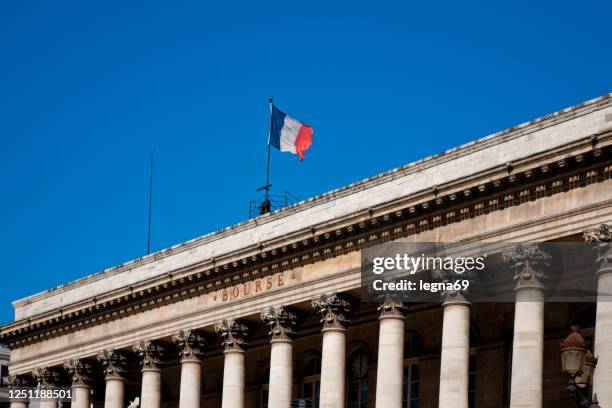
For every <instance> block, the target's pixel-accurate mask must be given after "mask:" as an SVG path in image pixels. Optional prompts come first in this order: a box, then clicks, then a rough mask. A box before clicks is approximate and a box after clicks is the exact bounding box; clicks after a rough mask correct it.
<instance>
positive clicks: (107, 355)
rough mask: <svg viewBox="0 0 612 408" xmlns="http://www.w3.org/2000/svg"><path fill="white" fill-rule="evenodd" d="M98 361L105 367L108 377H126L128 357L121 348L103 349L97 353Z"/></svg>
mask: <svg viewBox="0 0 612 408" xmlns="http://www.w3.org/2000/svg"><path fill="white" fill-rule="evenodd" d="M97 358H98V361H99V362H100V363H101V364H102V367H103V368H104V375H105V376H106V379H107V380H109V379H125V374H126V373H127V358H126V356H125V354H124V353H123V352H122V351H120V350H113V349H108V350H103V351H100V352H99V353H98V355H97Z"/></svg>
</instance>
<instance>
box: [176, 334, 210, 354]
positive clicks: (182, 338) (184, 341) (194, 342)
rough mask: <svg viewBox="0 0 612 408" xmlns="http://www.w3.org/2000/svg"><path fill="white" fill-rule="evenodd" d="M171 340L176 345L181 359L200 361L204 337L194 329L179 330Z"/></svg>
mask: <svg viewBox="0 0 612 408" xmlns="http://www.w3.org/2000/svg"><path fill="white" fill-rule="evenodd" d="M172 341H173V342H174V344H176V346H177V347H178V350H179V354H180V355H181V361H200V359H201V358H202V350H203V348H204V338H203V337H202V336H201V335H199V334H198V333H197V332H196V331H194V330H181V331H179V332H178V333H177V334H175V335H174V336H172Z"/></svg>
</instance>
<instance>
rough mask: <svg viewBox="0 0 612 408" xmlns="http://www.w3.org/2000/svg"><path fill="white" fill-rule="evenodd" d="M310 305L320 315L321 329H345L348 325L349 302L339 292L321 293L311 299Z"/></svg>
mask: <svg viewBox="0 0 612 408" xmlns="http://www.w3.org/2000/svg"><path fill="white" fill-rule="evenodd" d="M312 307H313V308H314V309H315V311H316V312H317V313H318V314H319V315H320V316H321V323H323V329H345V328H346V326H347V325H348V319H347V315H348V314H349V313H350V311H351V304H350V302H349V301H348V300H346V299H344V298H342V297H341V296H340V295H339V294H337V293H333V294H331V295H326V294H323V295H321V296H320V297H319V298H317V299H314V300H312Z"/></svg>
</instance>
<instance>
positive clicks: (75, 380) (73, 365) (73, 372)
mask: <svg viewBox="0 0 612 408" xmlns="http://www.w3.org/2000/svg"><path fill="white" fill-rule="evenodd" d="M64 369H65V370H66V371H68V373H69V374H70V376H71V377H72V385H89V384H90V383H91V371H92V370H91V366H90V365H89V364H88V363H87V362H86V361H84V360H82V359H80V358H73V359H70V360H67V361H65V362H64Z"/></svg>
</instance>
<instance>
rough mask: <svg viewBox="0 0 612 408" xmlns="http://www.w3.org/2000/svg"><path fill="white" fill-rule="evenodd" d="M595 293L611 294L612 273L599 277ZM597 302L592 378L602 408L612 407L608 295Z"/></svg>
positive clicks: (611, 312)
mask: <svg viewBox="0 0 612 408" xmlns="http://www.w3.org/2000/svg"><path fill="white" fill-rule="evenodd" d="M597 291H598V292H599V293H601V294H610V293H612V273H605V274H601V275H599V281H598V287H597ZM602 296H605V300H603V301H599V302H597V312H596V319H597V320H596V322H595V350H594V354H595V356H596V357H597V358H598V360H597V367H596V368H595V373H594V376H593V392H594V393H596V394H597V399H598V400H599V404H600V405H601V406H602V407H612V302H611V301H610V296H609V295H607V296H606V295H602Z"/></svg>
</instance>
